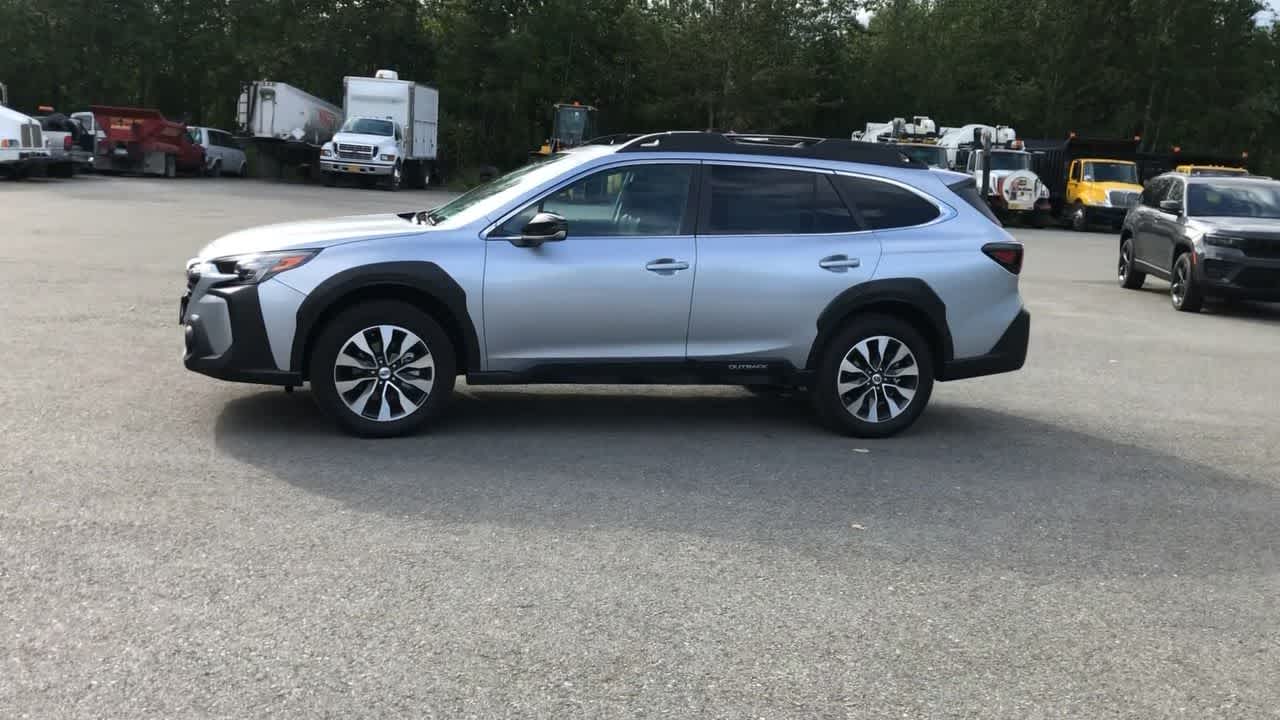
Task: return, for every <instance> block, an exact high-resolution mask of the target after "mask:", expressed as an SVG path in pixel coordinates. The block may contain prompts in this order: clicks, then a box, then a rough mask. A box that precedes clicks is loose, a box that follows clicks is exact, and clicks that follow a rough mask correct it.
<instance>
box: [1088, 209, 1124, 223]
mask: <svg viewBox="0 0 1280 720" xmlns="http://www.w3.org/2000/svg"><path fill="white" fill-rule="evenodd" d="M1128 214H1129V208H1127V207H1114V206H1111V205H1085V206H1084V218H1085V222H1089V223H1109V224H1111V225H1116V226H1118V225H1120V223H1122V222H1124V216H1125V215H1128Z"/></svg>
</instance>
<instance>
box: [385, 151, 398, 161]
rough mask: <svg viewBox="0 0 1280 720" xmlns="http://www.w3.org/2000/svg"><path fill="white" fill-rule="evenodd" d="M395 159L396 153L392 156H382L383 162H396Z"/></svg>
mask: <svg viewBox="0 0 1280 720" xmlns="http://www.w3.org/2000/svg"><path fill="white" fill-rule="evenodd" d="M395 159H396V156H395V154H394V153H392V154H391V155H383V156H382V162H394V161H395Z"/></svg>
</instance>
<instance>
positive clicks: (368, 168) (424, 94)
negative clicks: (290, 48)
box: [320, 70, 440, 190]
mask: <svg viewBox="0 0 1280 720" xmlns="http://www.w3.org/2000/svg"><path fill="white" fill-rule="evenodd" d="M343 86H344V87H345V90H346V91H345V93H344V97H343V103H342V105H343V110H344V111H345V113H346V116H347V121H346V122H345V123H344V124H343V125H342V129H340V130H339V131H338V132H337V133H335V134H334V136H333V139H332V140H330V141H329V142H327V143H325V144H324V145H322V146H321V147H320V170H321V171H322V172H323V173H324V177H325V181H326V182H327V183H329V184H334V183H336V181H337V180H338V178H339V177H343V176H348V177H350V176H356V177H366V178H374V179H377V180H379V181H381V182H382V183H383V187H386V188H387V189H389V190H399V189H400V184H401V182H407V183H409V184H410V185H411V186H415V187H422V186H424V185H426V184H427V183H429V182H430V179H431V178H432V177H433V176H434V175H435V164H436V155H437V152H436V150H437V148H436V139H437V135H438V129H439V128H438V125H439V115H440V94H439V92H438V91H437V90H436V89H435V88H433V87H430V86H428V85H420V84H418V83H415V82H412V81H409V80H401V79H400V78H399V76H398V75H397V74H396V73H395V71H393V70H379V71H378V72H377V73H376V74H375V77H371V78H368V77H347V78H343Z"/></svg>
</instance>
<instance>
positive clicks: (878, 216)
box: [836, 175, 942, 230]
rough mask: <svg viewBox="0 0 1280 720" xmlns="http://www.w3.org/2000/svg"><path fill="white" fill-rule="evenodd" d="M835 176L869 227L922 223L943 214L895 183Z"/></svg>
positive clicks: (883, 228) (932, 205)
mask: <svg viewBox="0 0 1280 720" xmlns="http://www.w3.org/2000/svg"><path fill="white" fill-rule="evenodd" d="M837 177H838V179H837V180H836V182H838V183H840V186H841V187H842V188H843V189H844V191H845V192H846V193H847V194H848V196H849V198H850V199H851V200H852V201H853V204H854V206H855V207H856V208H857V209H858V212H859V213H860V214H861V215H862V222H864V223H866V225H867V227H868V228H870V229H872V230H888V229H890V228H901V227H911V226H913V225H923V224H925V223H927V222H930V221H932V220H934V219H935V218H937V217H938V216H939V215H941V214H942V213H941V211H939V210H938V207H937V206H936V205H934V204H933V203H931V202H929V201H928V200H925V199H924V198H922V197H920V196H919V195H917V194H915V193H913V192H911V191H910V190H907V189H905V188H901V187H898V186H897V185H891V184H890V183H887V182H880V181H878V180H868V179H866V178H856V177H849V176H847V175H840V176H837Z"/></svg>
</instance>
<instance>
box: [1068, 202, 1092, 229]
mask: <svg viewBox="0 0 1280 720" xmlns="http://www.w3.org/2000/svg"><path fill="white" fill-rule="evenodd" d="M1071 229H1072V230H1075V231H1076V232H1084V231H1085V230H1088V229H1089V214H1088V212H1086V211H1085V208H1084V204H1083V203H1080V202H1077V203H1076V204H1075V205H1074V206H1073V207H1072V208H1071Z"/></svg>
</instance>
